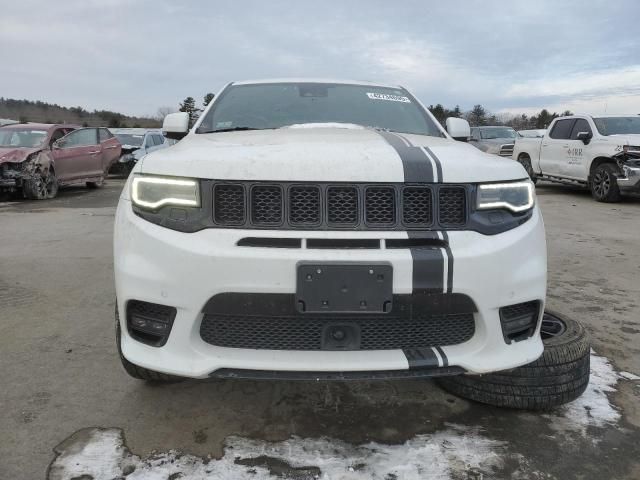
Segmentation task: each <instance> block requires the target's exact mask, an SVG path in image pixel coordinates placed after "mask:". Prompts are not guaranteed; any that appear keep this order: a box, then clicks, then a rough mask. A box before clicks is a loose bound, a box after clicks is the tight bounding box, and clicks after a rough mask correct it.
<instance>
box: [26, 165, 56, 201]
mask: <svg viewBox="0 0 640 480" xmlns="http://www.w3.org/2000/svg"><path fill="white" fill-rule="evenodd" d="M22 192H23V194H24V196H25V198H28V199H29V200H47V199H51V198H55V197H56V195H58V178H57V177H56V174H55V172H54V171H53V169H51V168H48V169H47V171H46V172H45V173H44V174H41V173H39V172H36V175H35V176H34V177H33V178H31V179H29V180H26V181H25V182H24V185H23V186H22Z"/></svg>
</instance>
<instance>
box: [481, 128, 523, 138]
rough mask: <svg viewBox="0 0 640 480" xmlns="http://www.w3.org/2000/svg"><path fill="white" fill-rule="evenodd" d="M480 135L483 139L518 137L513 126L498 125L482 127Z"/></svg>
mask: <svg viewBox="0 0 640 480" xmlns="http://www.w3.org/2000/svg"><path fill="white" fill-rule="evenodd" d="M480 136H481V137H482V139H483V140H492V139H494V138H516V137H517V136H518V134H517V133H516V131H515V130H514V129H513V128H508V127H496V128H483V129H481V130H480Z"/></svg>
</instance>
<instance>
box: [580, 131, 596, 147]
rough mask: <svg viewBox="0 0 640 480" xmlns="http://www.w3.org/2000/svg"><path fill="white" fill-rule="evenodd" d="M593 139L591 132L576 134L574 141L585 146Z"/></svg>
mask: <svg viewBox="0 0 640 480" xmlns="http://www.w3.org/2000/svg"><path fill="white" fill-rule="evenodd" d="M592 138H593V133H591V132H578V135H576V140H582V143H584V144H585V145H586V144H588V143H589V142H590V141H591V139H592Z"/></svg>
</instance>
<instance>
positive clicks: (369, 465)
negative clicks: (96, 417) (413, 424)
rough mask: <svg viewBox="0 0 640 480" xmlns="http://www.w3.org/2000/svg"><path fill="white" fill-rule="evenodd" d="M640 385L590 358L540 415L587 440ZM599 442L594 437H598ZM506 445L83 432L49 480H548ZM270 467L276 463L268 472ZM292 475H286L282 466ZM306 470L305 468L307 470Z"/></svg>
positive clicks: (465, 434) (451, 438) (447, 435)
mask: <svg viewBox="0 0 640 480" xmlns="http://www.w3.org/2000/svg"><path fill="white" fill-rule="evenodd" d="M621 379H625V380H640V377H638V376H636V375H634V374H632V373H628V372H620V373H618V372H616V371H615V369H614V368H613V366H612V365H611V363H610V362H609V361H608V360H607V359H606V358H605V357H602V356H599V355H596V354H595V352H593V351H592V352H591V377H590V382H589V386H588V387H587V390H586V391H585V392H584V394H583V395H582V396H581V397H580V398H578V399H577V400H575V401H573V402H571V403H569V404H567V405H564V406H562V407H559V408H558V409H556V410H555V411H553V412H552V413H548V414H545V415H543V417H544V418H547V419H548V420H549V421H550V425H551V427H552V428H554V429H555V430H556V431H559V432H563V433H567V432H577V433H579V434H582V435H583V436H585V437H587V436H588V428H589V427H604V426H607V425H613V424H615V423H616V422H618V420H619V419H620V412H619V411H618V410H617V409H616V407H615V406H614V405H613V404H612V403H611V402H610V401H609V399H608V397H607V394H610V393H613V392H615V391H616V388H615V387H616V384H617V382H618V381H619V380H621ZM593 441H594V442H597V441H598V440H597V439H595V438H594V439H593ZM507 447H508V445H507V443H506V442H502V441H498V440H493V439H491V438H488V437H487V436H486V435H484V434H483V433H482V430H481V429H480V428H479V427H468V426H461V425H454V424H447V425H446V428H445V429H444V430H441V431H439V432H435V433H433V434H428V435H427V434H425V435H417V436H416V437H414V438H412V439H410V440H408V441H407V442H405V443H404V444H401V445H384V444H380V443H375V442H371V443H367V444H364V445H351V444H348V443H346V442H343V441H340V440H335V439H330V438H319V439H309V438H299V437H292V438H290V439H289V440H286V441H283V442H277V443H269V442H265V441H260V440H252V439H246V438H242V437H237V436H234V437H228V438H227V439H226V441H225V449H224V455H223V457H222V458H220V459H211V458H204V459H203V458H200V457H196V456H193V455H183V454H181V453H179V452H176V451H169V452H165V453H157V454H153V455H151V456H150V457H147V458H141V457H139V456H137V455H134V454H132V453H131V452H129V450H128V449H127V447H126V446H125V444H124V438H123V434H122V431H121V430H119V429H115V428H107V429H102V428H91V429H86V430H81V431H80V432H77V433H76V434H74V435H73V436H72V437H70V439H68V440H67V441H65V442H63V444H61V446H59V447H58V448H57V449H56V453H57V456H56V458H55V459H54V461H53V463H52V465H51V468H50V471H49V480H70V479H73V478H81V477H82V476H83V475H90V476H91V477H92V478H93V479H94V480H102V479H105V480H107V479H113V478H119V477H122V476H126V478H127V480H142V479H144V480H165V479H167V478H169V477H170V476H171V475H174V474H175V475H178V474H180V476H177V477H176V478H180V479H183V480H203V479H209V478H233V479H253V480H272V479H276V478H283V477H284V478H290V477H294V478H317V479H318V480H334V479H340V480H359V479H386V478H399V479H400V478H401V479H404V480H411V479H425V478H429V479H436V480H450V479H458V478H474V479H475V478H483V476H484V478H490V477H491V476H492V475H494V474H495V472H496V471H497V470H499V469H500V468H501V467H502V466H503V465H504V464H505V463H506V462H508V463H509V465H510V466H512V465H514V464H516V465H517V466H518V467H517V471H516V472H514V473H513V475H512V477H513V478H546V475H545V474H544V473H543V472H539V471H534V470H532V469H531V467H530V465H529V462H528V461H527V459H526V458H525V457H523V456H522V455H521V454H518V453H513V452H509V451H508V449H507ZM271 461H276V462H279V463H278V465H277V468H275V469H274V471H273V472H272V471H270V470H269V467H270V466H271V465H272V464H270V462H271ZM283 465H284V468H285V470H290V472H285V473H284V474H283V473H282V468H283ZM305 467H306V468H305Z"/></svg>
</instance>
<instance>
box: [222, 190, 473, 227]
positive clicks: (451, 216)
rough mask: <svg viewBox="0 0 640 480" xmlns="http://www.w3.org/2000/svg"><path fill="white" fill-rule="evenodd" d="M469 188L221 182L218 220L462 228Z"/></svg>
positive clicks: (237, 224)
mask: <svg viewBox="0 0 640 480" xmlns="http://www.w3.org/2000/svg"><path fill="white" fill-rule="evenodd" d="M467 194H468V193H467V188H466V187H465V186H463V185H434V184H421V185H405V184H348V185H345V184H316V183H307V184H300V183H290V184H289V183H271V182H260V183H256V182H217V183H216V184H215V185H214V187H213V204H214V205H213V220H214V222H215V224H216V225H218V226H220V227H227V228H277V229H302V228H306V229H314V230H331V229H352V230H368V229H385V230H393V229H402V230H411V229H425V228H426V229H428V228H434V229H436V228H439V227H446V228H461V227H464V226H465V224H466V221H467Z"/></svg>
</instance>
